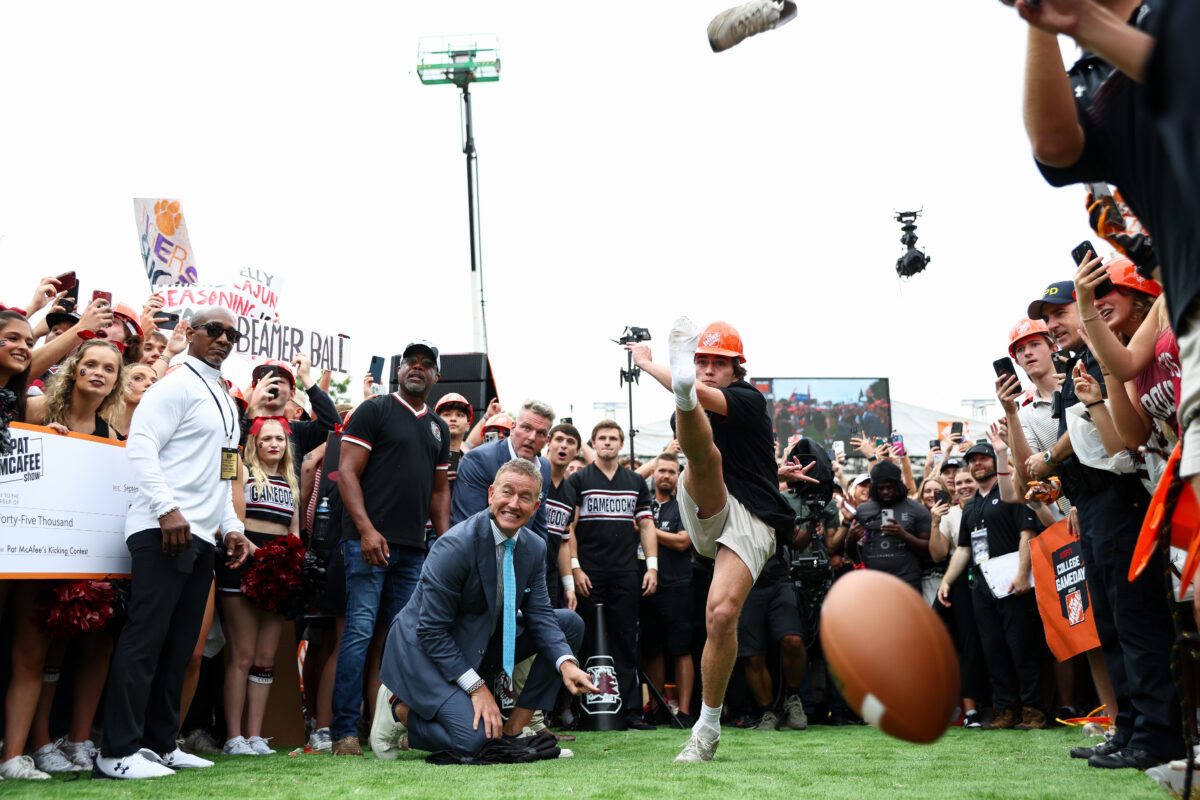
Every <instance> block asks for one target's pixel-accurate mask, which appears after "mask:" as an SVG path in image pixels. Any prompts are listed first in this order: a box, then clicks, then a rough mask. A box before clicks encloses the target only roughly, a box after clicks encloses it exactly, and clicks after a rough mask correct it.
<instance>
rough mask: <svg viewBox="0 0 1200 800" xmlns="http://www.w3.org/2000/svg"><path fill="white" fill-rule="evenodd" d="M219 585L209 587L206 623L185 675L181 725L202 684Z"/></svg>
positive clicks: (214, 582) (201, 630)
mask: <svg viewBox="0 0 1200 800" xmlns="http://www.w3.org/2000/svg"><path fill="white" fill-rule="evenodd" d="M216 593H217V584H216V581H213V585H212V586H210V587H208V604H207V605H206V606H205V607H204V622H202V623H201V624H200V638H199V639H197V640H196V649H195V650H193V651H192V657H191V659H190V660H189V661H188V665H187V672H185V673H183V698H182V699H181V700H180V703H179V724H180V725H182V724H183V721H184V720H185V719H187V714H188V709H189V708H191V707H192V699H193V698H195V696H196V685H197V684H199V683H200V664H201V663H202V662H203V661H204V643H205V642H207V641H208V632H209V631H210V630H212V621H213V612H214V611H215V606H216V600H215V597H216Z"/></svg>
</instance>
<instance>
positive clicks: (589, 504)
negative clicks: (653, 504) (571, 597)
mask: <svg viewBox="0 0 1200 800" xmlns="http://www.w3.org/2000/svg"><path fill="white" fill-rule="evenodd" d="M566 482H567V483H568V484H570V486H571V488H572V489H574V490H575V492H576V494H578V496H579V500H578V501H577V506H578V511H577V513H578V519H577V520H576V521H575V540H576V549H577V551H578V553H579V566H580V568H581V569H582V570H583V571H584V572H588V573H591V572H636V571H637V548H638V543H639V542H640V541H641V539H640V537H639V536H638V529H637V520H640V519H653V515H652V514H651V513H650V490H649V488H647V486H646V481H645V479H644V478H641V477H639V476H638V475H637V474H636V473H634V472H633V471H632V470H630V469H628V468H626V467H617V472H616V474H615V475H613V479H612V480H611V481H610V480H609V479H608V478H607V477H606V476H605V475H604V473H603V472H601V471H600V468H599V467H598V466H596V465H595V464H589V465H588V466H586V467H584V468H583V469H581V470H579V471H578V472H576V473H575V474H574V475H572V476H571V477H570V478H568V479H567V481H566Z"/></svg>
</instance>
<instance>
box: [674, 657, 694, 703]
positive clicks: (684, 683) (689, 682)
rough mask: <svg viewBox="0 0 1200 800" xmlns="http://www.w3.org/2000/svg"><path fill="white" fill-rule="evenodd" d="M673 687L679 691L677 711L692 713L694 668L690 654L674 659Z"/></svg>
mask: <svg viewBox="0 0 1200 800" xmlns="http://www.w3.org/2000/svg"><path fill="white" fill-rule="evenodd" d="M675 685H676V686H677V687H678V691H679V710H680V711H682V712H684V713H685V714H691V713H692V692H693V690H694V689H695V688H696V668H695V667H694V666H693V665H692V656H691V654H687V653H685V654H684V655H681V656H678V657H677V658H676V659H675Z"/></svg>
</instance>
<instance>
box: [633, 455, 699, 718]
mask: <svg viewBox="0 0 1200 800" xmlns="http://www.w3.org/2000/svg"><path fill="white" fill-rule="evenodd" d="M652 477H653V480H654V501H653V502H652V503H651V504H650V509H651V511H652V512H653V513H654V535H655V536H656V537H657V538H658V591H656V592H655V593H654V594H652V595H650V596H649V597H647V598H645V599H644V600H642V610H641V615H640V622H641V635H640V636H639V637H638V643H639V644H640V645H641V652H642V666H643V668H644V669H645V670H646V676H647V677H648V678H649V679H650V680H651V681H653V682H654V685H655V686H657V687H659V688H660V689H661V688H662V687H663V684H664V683H665V682H666V674H667V669H666V659H667V658H671V659H673V660H674V662H675V686H676V687H677V689H678V692H679V720H680V722H682V723H683V724H685V725H689V726H690V725H693V724H695V722H696V721H695V720H694V719H692V717H691V707H692V689H693V687H694V686H695V685H696V670H695V667H694V666H693V664H692V654H691V648H692V540H691V539H690V538H688V534H687V531H686V530H684V528H683V520H682V519H681V518H680V516H679V501H678V500H676V499H675V487H676V486H677V485H678V484H679V457H678V456H676V455H675V454H674V453H663V454H662V455H660V456H659V457H658V460H657V461H656V463H655V465H654V473H653V476H652Z"/></svg>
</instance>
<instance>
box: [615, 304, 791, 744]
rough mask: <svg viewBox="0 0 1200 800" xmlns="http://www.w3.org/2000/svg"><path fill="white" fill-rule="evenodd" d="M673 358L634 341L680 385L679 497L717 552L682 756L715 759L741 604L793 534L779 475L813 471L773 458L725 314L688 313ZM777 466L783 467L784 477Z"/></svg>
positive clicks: (690, 525)
mask: <svg viewBox="0 0 1200 800" xmlns="http://www.w3.org/2000/svg"><path fill="white" fill-rule="evenodd" d="M667 347H668V353H669V359H670V368H669V369H668V368H666V367H664V366H663V365H661V364H655V363H654V362H653V361H652V359H651V356H650V348H649V347H647V346H646V345H644V344H636V345H627V348H628V349H629V350H631V351H632V352H633V363H634V364H635V365H637V366H638V367H641V368H642V369H643V370H645V371H646V372H647V373H648V374H650V375H651V376H653V377H654V379H655V380H657V381H658V382H659V383H661V384H662V385H663V386H665V387H666V388H668V389H670V390H672V391H673V392H674V394H675V420H674V423H675V431H676V438H677V439H678V440H679V446H680V448H681V449H682V450H683V454H684V456H686V457H687V469H686V470H684V473H683V480H682V481H680V483H679V491H678V500H679V511H680V516H681V517H682V519H683V527H684V529H685V530H686V531H687V532H688V534H689V535H690V536H691V539H692V543H693V544H694V545H695V547H696V550H697V551H698V552H699V553H700V555H702V556H707V557H709V558H714V559H715V565H714V568H713V580H712V586H711V588H710V589H709V592H708V600H707V603H706V608H705V617H706V620H707V624H708V640H707V641H706V642H705V645H704V654H703V656H702V658H701V661H700V670H701V677H702V682H703V697H702V703H701V706H700V718H699V719H698V720H697V721H696V724H695V726H693V728H692V736H691V738H690V739H689V740H688V743H687V744H686V745H685V746H684V748H683V751H682V752H681V753H680V754H679V755H678V756H677V757H676V759H675V760H676V761H681V762H688V761H711V760H712V757H713V754H714V753H715V752H716V749H717V744H718V743H719V741H720V738H721V706H722V704H723V703H724V699H725V688H726V686H727V685H728V683H729V675H730V673H731V672H732V671H733V665H734V662H735V661H736V660H737V623H738V617H739V616H740V614H741V610H742V604H743V603H744V602H745V600H746V596H747V595H749V594H750V588H751V587H752V586H753V585H754V581H755V579H756V578H757V577H758V575H759V573H760V572H761V571H762V568H763V565H764V564H765V563H766V562H767V559H769V558H770V557H771V556H772V555H774V554H775V552H776V548H777V544H776V543H777V541H782V542H790V541H791V540H792V537H793V535H794V533H795V513H794V512H793V511H792V507H791V506H790V505H788V502H787V500H785V499H784V498H783V495H781V494H780V493H779V481H780V480H786V481H789V482H796V481H812V479H810V478H809V477H808V476H807V475H805V474H804V473H805V472H806V471H807V469H809V468H811V464H810V465H809V467H805V468H803V469H802V468H801V467H799V466H798V465H797V466H795V467H791V468H790V469H791V472H790V473H788V474H786V475H785V474H784V473H783V472H780V471H779V469H778V467H777V466H776V464H775V458H774V452H775V447H774V443H773V431H772V428H771V417H770V415H769V414H768V412H767V400H766V397H764V396H763V394H762V393H761V392H759V391H758V390H757V389H755V388H754V387H753V386H751V385H750V384H749V383H747V382H746V380H745V377H746V368H745V367H743V366H742V363H743V362H744V361H745V360H746V359H745V356H744V355H743V354H742V337H741V336H740V335H739V334H738V332H737V331H736V330H735V329H734V328H733V326H732V325H729V324H728V323H725V322H714V323H712V324H711V325H709V326H708V327H707V328H705V329H704V331H703V332H701V331H699V330H698V329H697V328H696V325H695V323H693V322H692V321H691V320H690V319H688V318H687V317H680V318H679V319H677V320H676V321H675V324H674V325H673V326H672V327H671V333H670V338H669V341H668V345H667ZM777 474H778V477H776V476H777Z"/></svg>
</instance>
